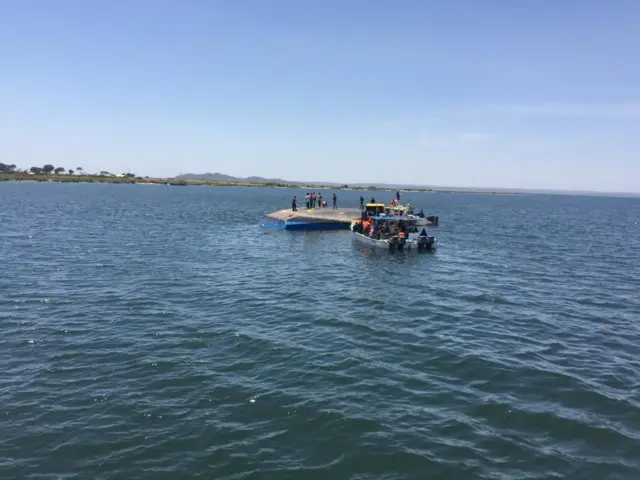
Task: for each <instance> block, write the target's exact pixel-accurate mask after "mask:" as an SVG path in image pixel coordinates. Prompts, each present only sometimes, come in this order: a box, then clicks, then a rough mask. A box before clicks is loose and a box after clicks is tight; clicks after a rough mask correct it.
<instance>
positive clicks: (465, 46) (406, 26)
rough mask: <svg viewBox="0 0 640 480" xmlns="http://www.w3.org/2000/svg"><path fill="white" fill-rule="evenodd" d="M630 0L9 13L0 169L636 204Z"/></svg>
mask: <svg viewBox="0 0 640 480" xmlns="http://www.w3.org/2000/svg"><path fill="white" fill-rule="evenodd" d="M639 14H640V4H638V3H636V2H634V1H631V0H620V1H618V2H616V3H615V8H613V7H607V6H605V5H604V4H602V2H598V1H596V0H587V1H577V0H567V1H565V2H561V3H553V4H552V3H545V2H538V3H531V4H526V5H525V4H519V3H513V2H509V1H507V0H488V1H487V2H484V3H482V4H481V5H480V4H477V3H475V2H472V1H471V0H456V1H453V2H447V3H430V2H422V1H418V0H407V1H406V2H403V3H402V5H401V7H400V6H398V5H394V4H392V3H389V2H383V1H381V0H372V1H364V0H352V1H350V2H337V1H335V0H327V1H326V2H322V3H314V4H311V3H305V4H302V3H300V2H295V1H293V0H280V1H278V2H274V3H272V4H267V3H262V2H259V1H257V0H244V1H242V0H241V1H237V2H231V1H224V0H223V1H220V2H215V3H209V2H164V1H160V2H151V1H150V0H138V1H137V2H125V1H124V0H114V1H112V2H104V3H103V2H82V1H81V0H63V1H61V2H57V3H55V4H53V3H46V2H34V1H21V2H19V1H17V0H12V1H7V2H4V3H2V5H0V53H1V54H2V58H3V64H4V67H5V68H4V70H3V75H2V76H0V87H2V88H0V102H2V105H3V108H2V109H1V111H0V132H2V133H0V136H1V137H0V138H2V142H1V143H0V161H2V162H4V163H10V164H11V163H15V164H18V165H20V166H21V167H23V168H29V167H30V166H32V165H37V166H41V165H42V164H44V163H51V164H55V165H56V166H58V165H60V166H63V167H65V168H75V167H76V166H79V165H80V166H82V167H84V168H85V169H86V170H87V171H100V170H108V171H116V172H123V171H124V172H126V171H128V170H131V171H132V172H136V173H139V174H142V175H149V176H157V177H169V176H175V175H178V174H179V173H180V172H182V173H188V172H193V173H199V172H216V171H218V172H223V173H226V174H228V175H234V176H238V177H247V176H261V177H272V178H273V177H278V178H283V179H285V180H291V181H296V179H303V180H302V181H306V179H307V178H320V179H324V180H327V181H330V180H329V179H331V178H335V179H336V180H334V181H333V182H334V183H340V182H342V183H345V184H351V183H370V184H376V183H387V184H411V185H418V184H424V185H433V186H445V185H457V186H458V188H478V189H527V190H556V191H566V192H571V191H585V192H596V193H597V192H603V193H617V192H619V193H640V161H639V160H638V158H637V152H638V151H640V136H638V134H637V132H638V131H639V128H640V86H639V85H640V83H639V82H638V79H639V78H638V77H639V76H640V63H639V61H638V60H637V58H636V57H637V55H636V51H637V50H638V47H640V31H639V30H638V29H637V27H636V25H635V24H636V23H637V18H639Z"/></svg>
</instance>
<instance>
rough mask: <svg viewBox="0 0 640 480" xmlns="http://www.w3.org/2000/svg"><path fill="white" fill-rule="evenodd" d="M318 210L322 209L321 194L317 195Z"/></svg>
mask: <svg viewBox="0 0 640 480" xmlns="http://www.w3.org/2000/svg"><path fill="white" fill-rule="evenodd" d="M318 208H322V192H320V193H318Z"/></svg>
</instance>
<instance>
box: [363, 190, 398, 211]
mask: <svg viewBox="0 0 640 480" xmlns="http://www.w3.org/2000/svg"><path fill="white" fill-rule="evenodd" d="M369 203H376V199H375V198H374V197H371V200H370V201H369ZM399 204H400V190H398V191H397V192H396V197H395V198H394V199H392V200H391V206H392V207H395V206H397V205H399ZM360 210H364V198H363V197H362V195H360Z"/></svg>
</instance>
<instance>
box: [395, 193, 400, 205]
mask: <svg viewBox="0 0 640 480" xmlns="http://www.w3.org/2000/svg"><path fill="white" fill-rule="evenodd" d="M396 200H397V201H398V203H400V190H398V191H397V192H396Z"/></svg>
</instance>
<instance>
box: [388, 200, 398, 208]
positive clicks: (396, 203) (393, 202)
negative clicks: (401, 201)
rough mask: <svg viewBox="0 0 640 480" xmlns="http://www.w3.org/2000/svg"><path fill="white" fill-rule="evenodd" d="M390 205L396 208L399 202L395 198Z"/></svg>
mask: <svg viewBox="0 0 640 480" xmlns="http://www.w3.org/2000/svg"><path fill="white" fill-rule="evenodd" d="M390 205H391V206H392V207H395V206H397V205H398V201H397V200H396V199H395V198H394V199H392V200H391V203H390Z"/></svg>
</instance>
